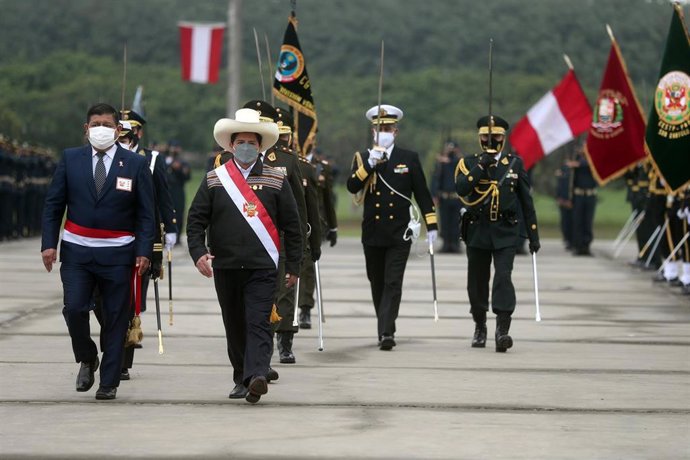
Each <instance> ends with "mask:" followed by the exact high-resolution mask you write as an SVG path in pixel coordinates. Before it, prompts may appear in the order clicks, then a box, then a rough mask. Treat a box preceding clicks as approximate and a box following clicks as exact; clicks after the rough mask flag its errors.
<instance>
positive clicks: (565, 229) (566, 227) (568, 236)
mask: <svg viewBox="0 0 690 460" xmlns="http://www.w3.org/2000/svg"><path fill="white" fill-rule="evenodd" d="M558 209H559V210H560V212H561V234H562V235H563V241H564V242H565V245H566V247H567V248H570V247H572V245H573V209H572V208H566V207H563V206H560V207H559V208H558Z"/></svg>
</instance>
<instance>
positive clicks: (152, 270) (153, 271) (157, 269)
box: [148, 262, 163, 280]
mask: <svg viewBox="0 0 690 460" xmlns="http://www.w3.org/2000/svg"><path fill="white" fill-rule="evenodd" d="M162 267H163V265H162V264H161V263H158V262H153V263H152V264H151V265H149V270H148V275H149V276H150V277H151V279H152V280H155V279H158V278H160V277H161V269H162Z"/></svg>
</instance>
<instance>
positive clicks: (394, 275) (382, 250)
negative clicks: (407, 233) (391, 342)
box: [364, 243, 411, 338]
mask: <svg viewBox="0 0 690 460" xmlns="http://www.w3.org/2000/svg"><path fill="white" fill-rule="evenodd" d="M410 246H411V245H410V244H409V243H405V244H399V245H396V246H388V247H379V246H368V245H366V244H365V245H364V258H365V259H366V265H367V278H369V283H370V284H371V296H372V299H373V301H374V309H375V310H376V318H377V319H378V334H379V338H381V337H382V336H384V335H390V336H393V335H395V320H396V319H397V318H398V311H399V310H400V299H401V298H402V284H403V276H404V275H405V266H406V265H407V258H408V256H409V255H410Z"/></svg>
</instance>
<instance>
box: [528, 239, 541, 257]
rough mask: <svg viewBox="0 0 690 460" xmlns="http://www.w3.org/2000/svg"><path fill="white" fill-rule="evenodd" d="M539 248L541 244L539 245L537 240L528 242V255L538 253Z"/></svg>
mask: <svg viewBox="0 0 690 460" xmlns="http://www.w3.org/2000/svg"><path fill="white" fill-rule="evenodd" d="M539 248H541V244H539V240H536V241H530V242H529V252H530V254H536V253H537V252H538V251H539Z"/></svg>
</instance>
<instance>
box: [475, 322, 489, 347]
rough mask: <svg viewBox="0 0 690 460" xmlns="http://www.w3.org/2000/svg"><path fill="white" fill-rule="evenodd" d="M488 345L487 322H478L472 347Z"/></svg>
mask: <svg viewBox="0 0 690 460" xmlns="http://www.w3.org/2000/svg"><path fill="white" fill-rule="evenodd" d="M484 347H486V324H482V325H479V324H477V325H476V326H475V328H474V337H472V348H484Z"/></svg>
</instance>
